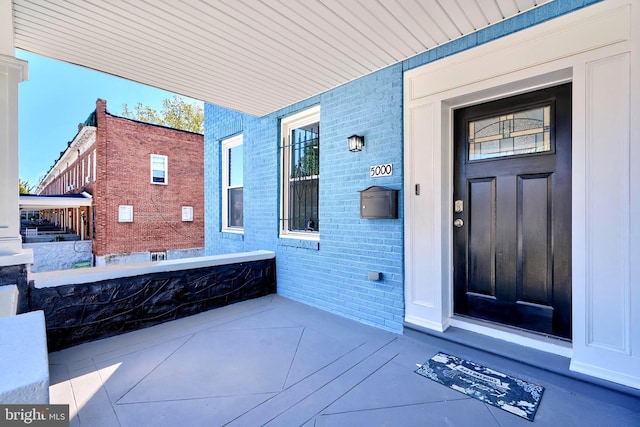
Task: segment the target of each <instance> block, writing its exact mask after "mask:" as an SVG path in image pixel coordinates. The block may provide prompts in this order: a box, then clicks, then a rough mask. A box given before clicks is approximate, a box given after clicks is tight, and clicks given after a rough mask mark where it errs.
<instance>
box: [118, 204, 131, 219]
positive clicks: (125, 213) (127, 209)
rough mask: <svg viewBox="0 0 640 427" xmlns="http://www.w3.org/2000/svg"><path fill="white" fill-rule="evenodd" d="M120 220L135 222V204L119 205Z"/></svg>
mask: <svg viewBox="0 0 640 427" xmlns="http://www.w3.org/2000/svg"><path fill="white" fill-rule="evenodd" d="M118 222H133V206H132V205H120V206H118Z"/></svg>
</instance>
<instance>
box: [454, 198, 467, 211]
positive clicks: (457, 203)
mask: <svg viewBox="0 0 640 427" xmlns="http://www.w3.org/2000/svg"><path fill="white" fill-rule="evenodd" d="M453 210H454V212H455V213H460V212H462V211H463V210H464V202H463V201H462V200H456V201H455V202H454V203H453Z"/></svg>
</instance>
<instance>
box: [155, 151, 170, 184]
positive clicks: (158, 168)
mask: <svg viewBox="0 0 640 427" xmlns="http://www.w3.org/2000/svg"><path fill="white" fill-rule="evenodd" d="M151 183H152V184H165V185H166V184H167V183H168V180H167V156H161V155H159V154H152V155H151Z"/></svg>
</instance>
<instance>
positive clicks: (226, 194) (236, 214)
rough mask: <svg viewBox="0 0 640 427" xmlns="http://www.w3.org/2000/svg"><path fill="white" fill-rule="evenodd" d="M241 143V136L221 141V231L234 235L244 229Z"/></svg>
mask: <svg viewBox="0 0 640 427" xmlns="http://www.w3.org/2000/svg"><path fill="white" fill-rule="evenodd" d="M242 142H243V139H242V135H236V136H234V137H231V138H228V139H225V140H223V141H222V212H223V214H222V229H223V230H224V231H230V232H236V233H238V232H242V231H243V227H244V206H243V200H242V199H243V197H242V193H243V173H244V172H243V163H244V162H243V152H242V150H243V148H242Z"/></svg>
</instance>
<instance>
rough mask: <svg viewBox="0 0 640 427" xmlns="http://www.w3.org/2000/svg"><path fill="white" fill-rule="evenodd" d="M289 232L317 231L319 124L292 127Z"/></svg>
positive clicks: (287, 148) (318, 225) (289, 150)
mask: <svg viewBox="0 0 640 427" xmlns="http://www.w3.org/2000/svg"><path fill="white" fill-rule="evenodd" d="M284 149H285V150H287V151H288V154H289V186H288V187H289V188H288V194H289V206H288V218H287V219H286V222H287V228H288V230H289V231H312V232H317V231H319V230H320V224H319V218H318V216H319V215H318V206H319V174H320V123H318V122H316V123H313V124H310V125H308V126H304V127H300V128H296V129H293V130H292V131H291V136H290V140H289V145H287V146H285V147H284Z"/></svg>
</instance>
